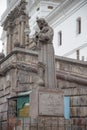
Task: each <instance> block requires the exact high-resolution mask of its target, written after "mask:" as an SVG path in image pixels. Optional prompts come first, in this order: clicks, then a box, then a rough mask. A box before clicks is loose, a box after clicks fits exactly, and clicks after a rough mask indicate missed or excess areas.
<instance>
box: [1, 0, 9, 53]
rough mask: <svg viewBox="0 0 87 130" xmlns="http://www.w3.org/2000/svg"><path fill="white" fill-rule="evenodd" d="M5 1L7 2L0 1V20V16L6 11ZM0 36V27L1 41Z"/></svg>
mask: <svg viewBox="0 0 87 130" xmlns="http://www.w3.org/2000/svg"><path fill="white" fill-rule="evenodd" d="M6 1H7V0H0V20H1V15H2V14H3V12H4V11H5V9H6ZM0 25H1V24H0ZM1 34H2V27H1V26H0V39H1ZM1 51H2V41H1V40H0V52H1Z"/></svg>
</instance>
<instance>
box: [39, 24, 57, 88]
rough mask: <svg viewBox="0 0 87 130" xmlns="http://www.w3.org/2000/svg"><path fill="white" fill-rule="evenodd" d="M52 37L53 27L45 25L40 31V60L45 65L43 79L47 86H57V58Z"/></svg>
mask: <svg viewBox="0 0 87 130" xmlns="http://www.w3.org/2000/svg"><path fill="white" fill-rule="evenodd" d="M52 39H53V29H52V28H51V27H49V26H47V27H44V28H43V29H42V30H41V31H40V33H39V44H40V49H39V57H38V62H39V63H42V64H43V66H44V73H43V74H44V75H43V78H44V79H43V80H44V83H45V87H47V88H55V87H56V74H55V58H54V48H53V44H52Z"/></svg>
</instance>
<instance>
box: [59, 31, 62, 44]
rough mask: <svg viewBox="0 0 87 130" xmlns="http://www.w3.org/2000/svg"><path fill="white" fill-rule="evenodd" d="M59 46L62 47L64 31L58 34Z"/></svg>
mask: <svg viewBox="0 0 87 130" xmlns="http://www.w3.org/2000/svg"><path fill="white" fill-rule="evenodd" d="M58 45H59V46H61V45H62V31H59V32H58Z"/></svg>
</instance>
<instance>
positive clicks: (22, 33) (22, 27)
mask: <svg viewBox="0 0 87 130" xmlns="http://www.w3.org/2000/svg"><path fill="white" fill-rule="evenodd" d="M24 37H25V36H24V21H22V22H21V45H24Z"/></svg>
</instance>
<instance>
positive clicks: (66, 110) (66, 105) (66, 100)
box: [64, 97, 70, 119]
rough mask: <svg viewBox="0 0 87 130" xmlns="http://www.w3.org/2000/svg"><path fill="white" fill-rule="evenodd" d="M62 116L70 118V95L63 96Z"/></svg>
mask: <svg viewBox="0 0 87 130" xmlns="http://www.w3.org/2000/svg"><path fill="white" fill-rule="evenodd" d="M64 117H65V119H70V97H64Z"/></svg>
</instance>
